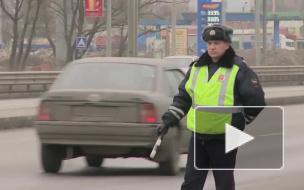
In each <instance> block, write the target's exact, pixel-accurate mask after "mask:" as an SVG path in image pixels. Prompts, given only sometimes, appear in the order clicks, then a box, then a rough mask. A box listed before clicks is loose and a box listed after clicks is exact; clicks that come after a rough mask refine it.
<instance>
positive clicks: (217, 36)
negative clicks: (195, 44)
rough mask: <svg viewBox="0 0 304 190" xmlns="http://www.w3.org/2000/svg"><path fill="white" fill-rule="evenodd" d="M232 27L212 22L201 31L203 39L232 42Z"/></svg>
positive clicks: (206, 40)
mask: <svg viewBox="0 0 304 190" xmlns="http://www.w3.org/2000/svg"><path fill="white" fill-rule="evenodd" d="M232 35H233V29H232V28H231V27H229V26H225V25H221V24H214V25H211V26H206V27H205V28H204V31H203V36H202V38H203V40H204V41H205V42H208V41H209V40H220V41H224V42H228V43H232Z"/></svg>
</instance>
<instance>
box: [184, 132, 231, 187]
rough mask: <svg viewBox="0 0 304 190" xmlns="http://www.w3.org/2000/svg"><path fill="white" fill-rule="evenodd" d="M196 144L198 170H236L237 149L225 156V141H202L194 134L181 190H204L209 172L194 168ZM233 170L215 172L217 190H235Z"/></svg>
mask: <svg viewBox="0 0 304 190" xmlns="http://www.w3.org/2000/svg"><path fill="white" fill-rule="evenodd" d="M194 142H195V143H196V147H195V148H196V149H195V151H196V153H195V154H196V155H195V161H196V163H195V165H196V167H197V168H204V169H208V168H214V169H216V168H232V169H233V168H234V167H235V160H236V153H237V149H235V150H232V151H231V152H229V153H227V154H225V141H224V140H207V141H204V140H201V139H199V138H198V137H197V136H196V139H194V134H193V133H192V137H191V140H190V144H189V152H188V159H187V165H186V173H185V177H184V182H183V184H182V186H181V190H202V189H203V187H204V184H205V181H206V178H207V174H208V170H197V169H196V168H195V167H194ZM233 172H234V171H233V170H213V176H214V180H215V186H216V190H234V189H235V184H234V175H233Z"/></svg>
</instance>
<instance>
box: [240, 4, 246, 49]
mask: <svg viewBox="0 0 304 190" xmlns="http://www.w3.org/2000/svg"><path fill="white" fill-rule="evenodd" d="M247 3H248V2H247V1H246V2H245V3H244V5H243V7H242V9H243V13H244V12H245V5H246V4H247ZM241 48H242V49H244V21H242V47H241Z"/></svg>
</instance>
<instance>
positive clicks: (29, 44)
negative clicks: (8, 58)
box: [20, 0, 42, 71]
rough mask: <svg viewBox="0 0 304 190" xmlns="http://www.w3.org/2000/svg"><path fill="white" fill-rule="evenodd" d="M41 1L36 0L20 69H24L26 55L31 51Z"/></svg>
mask: <svg viewBox="0 0 304 190" xmlns="http://www.w3.org/2000/svg"><path fill="white" fill-rule="evenodd" d="M41 1H42V0H37V8H36V13H35V17H34V21H33V26H32V29H31V34H30V37H29V40H28V44H27V47H26V51H25V53H24V56H23V59H22V64H21V67H20V70H22V71H24V69H25V66H26V60H27V58H28V55H29V53H30V51H31V45H32V40H33V37H34V35H35V30H36V24H37V20H38V15H39V10H40V5H41Z"/></svg>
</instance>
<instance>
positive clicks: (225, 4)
mask: <svg viewBox="0 0 304 190" xmlns="http://www.w3.org/2000/svg"><path fill="white" fill-rule="evenodd" d="M226 1H227V0H222V24H226V9H227V2H226Z"/></svg>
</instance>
